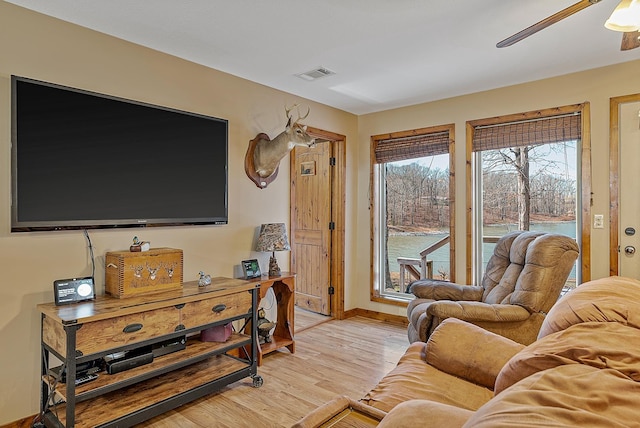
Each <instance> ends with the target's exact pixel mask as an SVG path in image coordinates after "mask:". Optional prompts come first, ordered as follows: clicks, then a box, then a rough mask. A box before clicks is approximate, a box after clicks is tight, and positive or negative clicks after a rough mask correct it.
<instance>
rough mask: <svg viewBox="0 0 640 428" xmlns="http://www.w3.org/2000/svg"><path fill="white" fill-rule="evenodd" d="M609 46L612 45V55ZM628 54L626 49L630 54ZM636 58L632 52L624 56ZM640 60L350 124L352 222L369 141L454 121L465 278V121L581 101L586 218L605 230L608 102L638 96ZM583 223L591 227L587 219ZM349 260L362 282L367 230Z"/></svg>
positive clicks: (600, 249) (605, 266)
mask: <svg viewBox="0 0 640 428" xmlns="http://www.w3.org/2000/svg"><path fill="white" fill-rule="evenodd" d="M614 48H616V47H614V46H612V49H614ZM632 52H633V51H632ZM631 55H636V57H637V54H633V53H632V54H631ZM638 76H640V61H638V60H636V61H632V62H627V63H623V64H621V65H617V66H611V67H604V68H599V69H594V70H590V71H585V72H581V73H575V74H570V75H565V76H560V77H555V78H550V79H545V80H541V81H537V82H531V83H526V84H522V85H517V86H511V87H507V88H501V89H495V90H491V91H486V92H481V93H476V94H472V95H466V96H461V97H456V98H451V99H447V100H442V101H437V102H431V103H426V104H421V105H416V106H411V107H406V108H401V109H395V110H389V111H385V112H381V113H374V114H368V115H364V116H360V117H359V120H358V144H359V145H360V150H359V152H358V159H357V165H358V176H357V182H358V192H357V193H356V195H358V202H357V205H358V217H359V218H364V217H365V216H368V215H369V212H368V208H367V207H368V200H367V195H368V187H367V186H368V180H369V171H368V165H369V145H370V136H371V135H377V134H383V133H387V132H392V131H402V130H407V129H414V128H421V127H426V126H432V125H442V124H448V123H455V135H456V153H455V168H456V181H457V186H456V202H457V204H456V225H458V226H457V228H456V250H457V251H456V275H457V278H464V277H465V271H464V270H465V263H466V262H465V251H466V250H465V249H466V242H465V226H464V225H465V207H464V201H465V200H466V195H465V186H464V180H465V177H464V171H465V138H466V137H465V123H466V121H468V120H472V119H481V118H487V117H494V116H500V115H506V114H512V113H520V112H526V111H532V110H538V109H544V108H549V107H557V106H563V105H569V104H578V103H582V102H585V101H588V102H589V103H590V105H591V144H592V192H593V207H592V214H604V218H605V225H607V224H608V219H609V98H611V97H615V96H621V95H628V94H637V93H640V79H638ZM585 221H586V222H588V223H592V222H591V221H590V219H585ZM357 228H358V230H357V236H358V237H359V239H358V242H357V248H356V252H355V253H354V254H356V255H357V256H354V257H357V258H358V259H357V261H355V262H354V263H355V265H356V266H357V274H356V275H357V277H358V278H359V280H361V281H362V282H363V283H364V282H365V281H364V278H368V277H369V265H368V263H369V260H368V256H369V241H368V240H365V239H364V237H365V236H368V234H369V224H368V223H365V222H358V223H357ZM591 237H592V241H591V277H592V279H596V278H601V277H604V276H608V275H609V231H608V228H607V227H605V228H604V229H594V230H592V231H591ZM351 291H352V292H353V293H357V295H353V305H354V306H355V307H361V308H367V309H370V310H373V311H384V312H387V313H396V314H400V315H404V314H405V309H404V308H389V307H388V306H387V305H383V304H378V303H375V302H369V298H368V295H365V294H364V293H363V292H360V291H356V290H355V289H352V290H351Z"/></svg>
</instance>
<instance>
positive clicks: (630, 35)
mask: <svg viewBox="0 0 640 428" xmlns="http://www.w3.org/2000/svg"><path fill="white" fill-rule="evenodd" d="M601 1H602V0H580V1H579V2H577V3H575V4H573V5H571V6H569V7H567V8H565V9H563V10H561V11H560V12H557V13H554V14H553V15H551V16H549V17H547V18H545V19H543V20H542V21H540V22H537V23H535V24H533V25H532V26H530V27H527V28H525V29H524V30H522V31H520V32H518V33H516V34H514V35H513V36H510V37H507V38H506V39H504V40H502V41H500V42H498V43H497V44H496V47H498V48H504V47H507V46H511V45H512V44H514V43H517V42H519V41H520V40H523V39H525V38H527V37H529V36H531V35H532V34H535V33H537V32H538V31H540V30H543V29H545V28H547V27H548V26H550V25H552V24H555V23H556V22H559V21H561V20H563V19H565V18H567V17H569V16H571V15H573V14H574V13H577V12H580V11H581V10H582V9H585V8H587V7H589V6H591V5H594V4H596V3H600V2H601ZM604 25H605V27H607V28H608V29H610V30H613V31H619V32H622V33H623V34H622V44H621V46H620V50H623V51H626V50H630V49H635V48H637V47H640V31H639V30H640V0H622V1H621V2H620V3H619V4H618V6H616V8H615V10H614V11H613V13H612V14H611V16H610V17H609V19H608V20H607V22H606V23H605V24H604Z"/></svg>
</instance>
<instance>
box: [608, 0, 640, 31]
mask: <svg viewBox="0 0 640 428" xmlns="http://www.w3.org/2000/svg"><path fill="white" fill-rule="evenodd" d="M604 26H605V27H606V28H608V29H609V30H613V31H621V32H624V33H626V32H630V31H638V30H640V0H622V1H621V2H620V3H619V4H618V6H616V8H615V9H614V11H613V13H612V14H611V16H610V17H609V19H607V22H605V24H604Z"/></svg>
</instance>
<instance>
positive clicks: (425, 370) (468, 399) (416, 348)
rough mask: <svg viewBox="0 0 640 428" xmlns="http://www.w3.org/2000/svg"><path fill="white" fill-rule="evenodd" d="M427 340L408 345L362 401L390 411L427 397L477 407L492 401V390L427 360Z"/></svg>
mask: <svg viewBox="0 0 640 428" xmlns="http://www.w3.org/2000/svg"><path fill="white" fill-rule="evenodd" d="M425 358H426V344H425V343H423V342H415V343H413V344H411V345H409V348H407V351H406V352H405V354H404V355H403V356H402V357H401V358H400V361H399V362H398V365H397V366H396V367H395V368H394V369H393V370H392V371H390V372H389V373H388V374H387V375H386V376H385V377H384V378H382V380H380V382H379V383H378V384H377V385H376V386H375V387H374V388H373V389H372V390H371V391H369V392H368V393H367V395H365V397H364V398H363V399H362V401H363V402H364V403H365V404H368V405H369V406H372V407H375V408H378V409H380V410H383V411H385V412H388V411H389V410H391V409H392V408H394V407H395V406H397V405H398V404H400V403H403V402H405V401H409V400H413V399H425V400H431V401H436V402H438V403H444V404H450V405H452V406H456V407H460V408H463V409H468V410H475V409H477V408H479V407H480V406H482V405H483V404H484V403H486V402H487V401H489V400H490V399H491V397H492V396H493V391H492V390H490V389H489V388H486V387H484V386H480V385H476V384H473V383H471V382H468V381H467V380H464V379H461V378H459V377H456V376H451V375H450V374H448V373H445V372H442V371H440V370H438V369H436V368H435V367H433V366H431V365H429V364H427V363H426V361H425Z"/></svg>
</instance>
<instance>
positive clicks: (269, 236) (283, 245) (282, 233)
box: [256, 223, 291, 276]
mask: <svg viewBox="0 0 640 428" xmlns="http://www.w3.org/2000/svg"><path fill="white" fill-rule="evenodd" d="M289 250H291V247H290V246H289V240H288V238H287V228H286V226H285V224H284V223H267V224H263V225H262V226H261V227H260V235H258V243H257V244H256V251H262V252H269V251H271V258H270V259H269V276H280V267H279V266H278V261H277V260H276V253H275V252H276V251H289Z"/></svg>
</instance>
